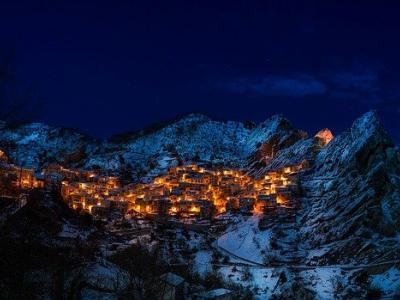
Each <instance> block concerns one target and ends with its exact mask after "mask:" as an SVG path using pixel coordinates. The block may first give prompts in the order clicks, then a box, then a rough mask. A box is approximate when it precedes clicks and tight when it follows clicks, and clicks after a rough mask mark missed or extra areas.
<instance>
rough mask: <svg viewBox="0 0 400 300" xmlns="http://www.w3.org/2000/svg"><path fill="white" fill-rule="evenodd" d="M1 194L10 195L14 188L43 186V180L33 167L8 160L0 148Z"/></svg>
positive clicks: (24, 188) (25, 188)
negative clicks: (21, 165) (17, 164)
mask: <svg viewBox="0 0 400 300" xmlns="http://www.w3.org/2000/svg"><path fill="white" fill-rule="evenodd" d="M0 179H1V183H2V187H1V191H0V193H1V196H11V194H13V192H15V191H16V190H19V191H21V190H29V189H33V188H43V187H44V186H45V180H44V177H43V176H42V174H38V173H36V172H35V170H34V169H29V168H22V167H19V166H16V165H14V164H12V163H10V162H9V159H8V157H7V155H6V154H5V153H4V152H3V151H1V150H0Z"/></svg>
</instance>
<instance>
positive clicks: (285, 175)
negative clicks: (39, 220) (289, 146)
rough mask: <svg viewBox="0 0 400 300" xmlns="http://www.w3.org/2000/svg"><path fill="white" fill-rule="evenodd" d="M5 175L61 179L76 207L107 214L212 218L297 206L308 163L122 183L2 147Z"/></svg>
mask: <svg viewBox="0 0 400 300" xmlns="http://www.w3.org/2000/svg"><path fill="white" fill-rule="evenodd" d="M0 164H1V166H0V177H1V178H2V179H3V180H4V179H7V180H9V182H11V183H12V185H13V186H15V187H16V188H19V189H21V190H26V189H32V188H44V187H45V186H46V185H49V184H54V183H56V184H57V186H61V195H62V197H63V199H64V200H65V201H66V202H67V203H68V204H69V205H70V206H71V207H72V208H74V209H81V210H86V211H88V212H90V213H92V214H93V215H97V216H107V215H108V214H109V213H110V211H115V210H117V211H120V212H121V213H126V212H131V213H135V214H142V215H149V216H159V217H165V216H177V217H194V216H195V217H201V218H204V219H210V218H212V217H213V216H214V215H216V214H220V213H223V212H226V211H239V212H241V213H244V214H246V213H252V212H266V213H269V212H272V211H274V210H275V208H276V207H280V208H293V206H294V205H293V201H292V198H293V197H292V194H293V191H295V190H296V186H297V185H296V178H297V175H296V174H297V172H299V171H300V170H301V169H302V167H303V165H302V164H299V165H296V166H288V167H285V168H283V169H282V170H278V171H271V172H269V173H268V174H266V175H265V176H263V177H262V178H257V179H255V178H252V177H251V176H249V175H247V174H246V173H245V172H243V171H241V170H234V169H226V168H225V169H213V168H206V167H203V166H199V165H196V164H189V165H184V166H177V167H172V168H170V169H169V171H168V173H167V174H165V175H161V176H158V177H155V178H153V179H152V180H151V181H149V182H146V183H138V184H133V183H132V184H128V185H122V184H121V183H120V181H119V179H118V177H113V176H105V175H103V174H102V173H101V171H97V172H96V171H84V170H71V169H67V168H64V167H62V166H60V165H50V166H48V167H46V169H44V170H42V171H41V172H40V173H35V171H34V170H33V169H25V168H20V167H17V166H15V165H13V164H10V163H8V161H7V158H6V156H5V154H4V153H3V152H0Z"/></svg>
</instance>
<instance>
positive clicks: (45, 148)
mask: <svg viewBox="0 0 400 300" xmlns="http://www.w3.org/2000/svg"><path fill="white" fill-rule="evenodd" d="M305 135H306V134H305V133H303V132H301V131H299V130H296V129H294V128H293V126H292V125H291V124H290V122H289V121H287V120H286V119H285V118H283V117H282V116H273V117H271V118H269V119H267V120H266V121H264V122H262V123H260V124H259V125H257V126H255V127H251V126H246V125H245V124H244V123H241V122H232V121H227V122H222V121H215V120H212V119H211V118H209V117H207V116H205V115H201V114H189V115H187V116H184V117H182V118H179V119H177V120H175V121H173V122H169V123H166V124H165V125H163V126H157V127H155V128H150V129H144V130H142V131H140V132H137V133H133V134H125V135H118V136H115V137H112V138H110V139H108V140H105V141H96V140H94V139H92V138H90V137H87V136H85V135H83V134H80V133H78V132H75V131H72V130H67V129H61V128H53V127H50V126H47V125H44V124H40V123H32V124H26V125H22V126H19V127H16V128H9V127H6V128H4V129H2V130H0V147H2V148H3V149H4V150H5V151H6V153H10V154H9V155H10V157H11V158H12V159H13V160H14V161H15V162H16V163H19V164H21V165H23V166H26V167H32V168H40V167H42V166H43V165H45V164H46V163H50V162H59V163H62V164H64V165H67V166H72V167H74V166H79V167H84V168H88V169H90V168H101V169H105V170H112V171H118V170H120V169H122V168H127V167H128V168H131V169H132V170H133V172H134V174H135V175H136V177H137V178H138V177H143V176H146V175H157V173H159V172H162V171H163V170H165V169H166V168H168V167H169V166H170V165H174V164H176V163H177V162H179V161H181V162H189V161H196V162H203V163H212V164H219V165H223V166H236V167H238V166H242V167H243V166H246V165H247V160H248V158H249V157H252V156H256V157H257V156H260V155H261V153H264V154H265V152H266V151H267V152H268V151H271V150H270V148H271V147H275V150H274V151H277V150H278V149H280V148H284V147H287V146H289V145H291V144H292V143H293V142H295V141H297V140H298V139H299V138H303V137H305Z"/></svg>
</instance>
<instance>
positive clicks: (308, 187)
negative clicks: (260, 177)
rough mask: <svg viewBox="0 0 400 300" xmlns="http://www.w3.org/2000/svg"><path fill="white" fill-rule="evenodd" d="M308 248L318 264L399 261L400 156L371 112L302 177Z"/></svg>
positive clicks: (304, 234)
mask: <svg viewBox="0 0 400 300" xmlns="http://www.w3.org/2000/svg"><path fill="white" fill-rule="evenodd" d="M301 185H302V189H303V195H302V196H303V198H304V199H306V201H305V202H304V203H303V204H304V205H303V214H304V215H303V217H302V228H301V238H302V240H303V241H304V247H306V248H309V249H320V250H323V251H320V254H321V255H318V256H316V257H313V258H312V260H313V261H315V262H319V263H321V262H325V263H343V262H346V263H363V262H364V263H365V262H375V263H377V262H382V261H388V260H393V259H398V258H399V257H400V244H399V240H398V236H399V233H400V154H399V152H398V150H397V149H396V148H395V147H394V145H393V143H392V142H391V140H390V138H389V137H388V135H387V133H386V132H385V130H384V128H383V127H382V125H381V123H380V121H379V119H378V117H377V115H376V113H374V112H369V113H367V114H365V115H364V116H362V117H361V118H359V119H358V120H356V121H355V122H354V124H353V126H352V127H351V128H350V129H349V130H347V131H345V132H343V133H342V134H340V135H338V136H337V137H336V138H335V139H334V140H333V141H332V142H331V143H329V144H328V145H327V146H326V147H324V148H323V149H322V150H321V151H320V152H319V153H318V155H317V156H316V158H315V164H314V167H313V168H312V170H311V171H310V172H309V174H308V175H306V176H303V177H302V178H301Z"/></svg>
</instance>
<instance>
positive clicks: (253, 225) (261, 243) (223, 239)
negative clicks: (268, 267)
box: [216, 215, 271, 264]
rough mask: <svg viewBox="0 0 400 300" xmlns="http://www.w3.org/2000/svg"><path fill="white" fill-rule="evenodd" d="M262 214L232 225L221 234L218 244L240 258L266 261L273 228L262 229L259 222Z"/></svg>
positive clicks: (258, 261)
mask: <svg viewBox="0 0 400 300" xmlns="http://www.w3.org/2000/svg"><path fill="white" fill-rule="evenodd" d="M261 217H262V215H253V216H251V217H248V218H247V219H244V220H243V221H242V222H241V223H239V225H238V224H234V225H232V226H230V227H229V228H228V230H227V232H226V233H225V234H223V235H222V236H220V237H219V238H218V240H217V243H216V245H217V246H218V247H219V248H221V249H222V250H225V251H226V252H228V253H231V254H233V255H235V256H237V257H239V258H243V259H245V260H248V261H250V262H254V263H257V264H263V263H264V255H265V253H266V251H268V249H269V238H270V236H271V230H265V231H260V230H259V229H258V222H259V220H260V218H261Z"/></svg>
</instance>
